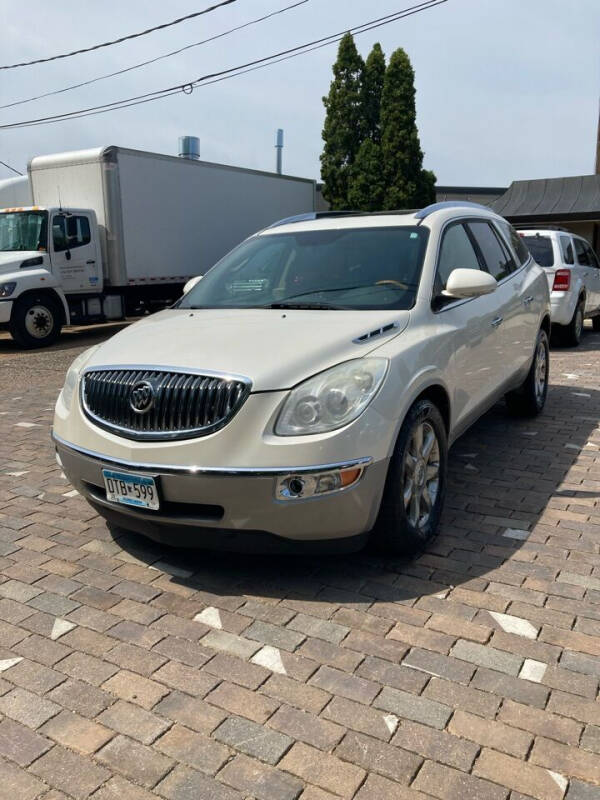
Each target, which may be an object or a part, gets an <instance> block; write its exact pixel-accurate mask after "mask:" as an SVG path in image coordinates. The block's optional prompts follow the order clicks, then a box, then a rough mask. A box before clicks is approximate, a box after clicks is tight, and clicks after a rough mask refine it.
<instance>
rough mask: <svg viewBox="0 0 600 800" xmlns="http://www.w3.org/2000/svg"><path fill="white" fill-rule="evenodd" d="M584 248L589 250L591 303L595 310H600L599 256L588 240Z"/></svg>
mask: <svg viewBox="0 0 600 800" xmlns="http://www.w3.org/2000/svg"><path fill="white" fill-rule="evenodd" d="M583 246H584V248H585V250H586V251H587V254H588V258H589V261H590V268H591V280H590V292H591V304H592V309H593V310H594V311H599V310H600V263H598V256H597V255H596V253H594V251H593V250H592V248H591V247H590V245H589V244H588V243H587V242H584V245H583Z"/></svg>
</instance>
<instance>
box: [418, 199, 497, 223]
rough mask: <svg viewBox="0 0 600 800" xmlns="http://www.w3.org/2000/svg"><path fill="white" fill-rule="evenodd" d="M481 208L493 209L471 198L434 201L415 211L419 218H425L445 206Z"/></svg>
mask: <svg viewBox="0 0 600 800" xmlns="http://www.w3.org/2000/svg"><path fill="white" fill-rule="evenodd" d="M465 206H467V208H480V209H481V210H482V211H492V209H491V208H489V207H488V206H483V205H481V203H471V202H470V201H469V200H442V201H441V202H440V203H432V204H431V205H429V206H425V208H422V209H420V211H417V212H415V217H416V218H417V219H425V218H426V217H428V216H429V215H430V214H433V212H434V211H442V210H443V209H444V208H464V207H465Z"/></svg>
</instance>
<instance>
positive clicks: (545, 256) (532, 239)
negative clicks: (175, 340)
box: [523, 234, 554, 267]
mask: <svg viewBox="0 0 600 800" xmlns="http://www.w3.org/2000/svg"><path fill="white" fill-rule="evenodd" d="M523 241H524V242H525V244H526V245H527V247H528V248H529V252H530V253H531V255H532V256H533V258H534V260H535V261H536V262H537V263H538V264H539V265H540V267H551V266H553V264H554V253H553V252H552V239H551V238H550V237H549V236H540V235H539V234H537V235H536V236H523Z"/></svg>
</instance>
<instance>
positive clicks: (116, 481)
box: [102, 469, 160, 511]
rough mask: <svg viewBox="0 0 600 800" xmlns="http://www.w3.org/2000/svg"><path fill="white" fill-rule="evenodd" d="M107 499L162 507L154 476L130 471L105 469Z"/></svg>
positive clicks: (155, 508) (103, 472) (128, 503)
mask: <svg viewBox="0 0 600 800" xmlns="http://www.w3.org/2000/svg"><path fill="white" fill-rule="evenodd" d="M102 475H103V477H104V486H105V488H106V499H107V500H111V501H112V502H113V503H123V504H124V505H127V506H136V507H137V508H150V509H152V510H153V511H157V510H158V509H159V508H160V502H159V499H158V491H157V489H156V483H155V481H154V478H148V477H146V476H145V475H131V474H130V473H128V472H113V471H112V470H111V469H103V470H102Z"/></svg>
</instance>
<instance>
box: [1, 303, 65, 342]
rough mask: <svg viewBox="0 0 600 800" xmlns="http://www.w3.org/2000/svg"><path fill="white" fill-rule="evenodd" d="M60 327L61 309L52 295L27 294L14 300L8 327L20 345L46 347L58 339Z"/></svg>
mask: <svg viewBox="0 0 600 800" xmlns="http://www.w3.org/2000/svg"><path fill="white" fill-rule="evenodd" d="M61 328H62V309H61V308H60V306H59V304H58V303H57V301H56V300H55V299H54V298H53V297H51V296H49V295H43V294H42V295H37V296H36V295H27V296H25V297H21V298H19V299H18V300H16V301H15V304H14V306H13V310H12V315H11V318H10V323H9V329H10V333H11V336H12V337H13V339H14V340H15V341H16V342H17V343H18V344H19V345H21V347H25V348H27V349H32V348H34V347H47V346H48V345H50V344H53V343H54V342H55V341H56V340H57V339H58V337H59V335H60V331H61Z"/></svg>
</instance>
